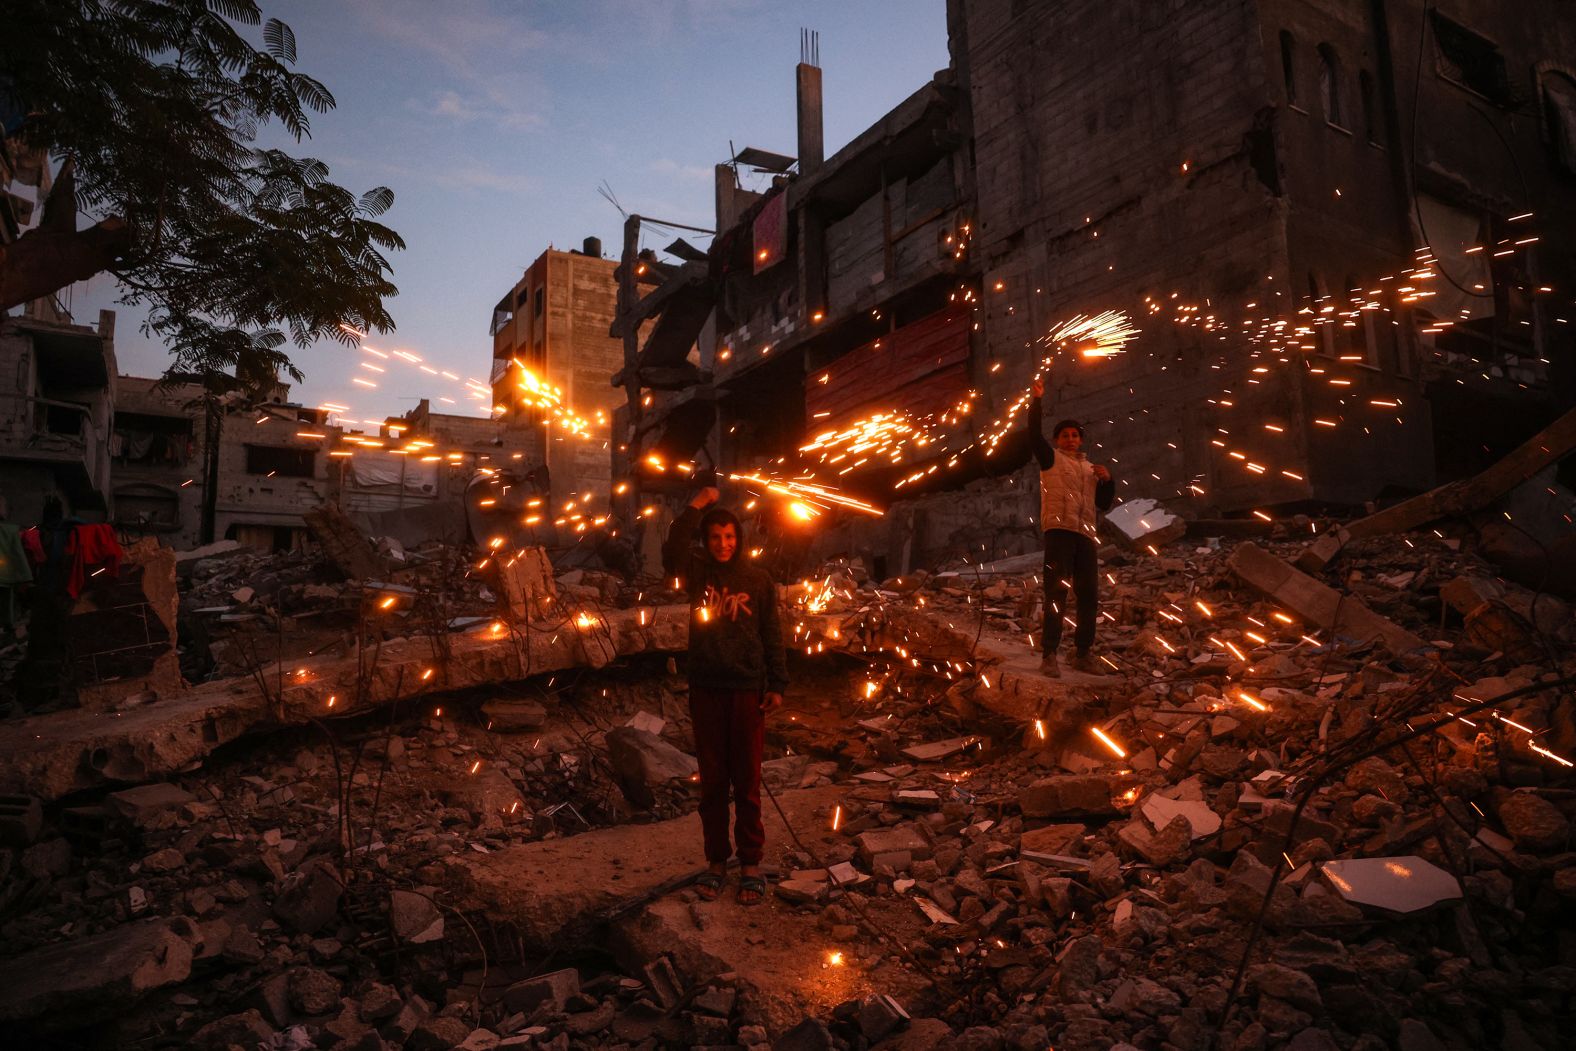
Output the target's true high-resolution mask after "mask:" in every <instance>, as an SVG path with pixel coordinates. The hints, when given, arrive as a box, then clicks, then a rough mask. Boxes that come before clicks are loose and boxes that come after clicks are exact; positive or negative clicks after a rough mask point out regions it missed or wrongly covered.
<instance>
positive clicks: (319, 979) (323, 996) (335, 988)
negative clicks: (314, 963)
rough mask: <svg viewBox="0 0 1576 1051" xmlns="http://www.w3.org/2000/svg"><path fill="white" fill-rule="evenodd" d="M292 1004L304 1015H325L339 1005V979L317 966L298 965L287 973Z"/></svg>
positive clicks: (287, 987) (288, 990) (288, 993)
mask: <svg viewBox="0 0 1576 1051" xmlns="http://www.w3.org/2000/svg"><path fill="white" fill-rule="evenodd" d="M286 980H287V986H286V989H287V995H288V996H289V998H290V1006H291V1008H293V1009H294V1010H296V1011H299V1012H300V1013H301V1014H304V1015H325V1014H328V1013H329V1012H330V1011H333V1010H334V1009H335V1008H337V1007H338V1006H339V992H340V985H339V979H338V978H335V977H334V976H333V975H331V974H329V973H328V972H327V971H322V970H319V969H318V968H316V967H296V968H293V969H291V970H290V971H289V972H288V974H287V975H286Z"/></svg>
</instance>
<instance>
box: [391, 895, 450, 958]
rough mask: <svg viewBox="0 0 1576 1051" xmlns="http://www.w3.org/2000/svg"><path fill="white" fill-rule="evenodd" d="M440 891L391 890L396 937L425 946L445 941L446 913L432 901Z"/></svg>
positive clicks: (392, 926) (392, 916)
mask: <svg viewBox="0 0 1576 1051" xmlns="http://www.w3.org/2000/svg"><path fill="white" fill-rule="evenodd" d="M436 893H437V891H436V890H435V889H433V888H430V887H428V888H423V889H422V890H420V891H412V890H398V889H396V890H391V891H389V926H390V927H391V928H393V930H394V936H395V937H396V938H398V939H399V940H400V941H402V942H405V943H407V944H410V945H424V944H426V943H427V942H435V941H439V940H441V939H442V938H443V913H442V912H440V911H439V910H438V906H437V904H436V903H435V902H434V901H433V895H434V894H436Z"/></svg>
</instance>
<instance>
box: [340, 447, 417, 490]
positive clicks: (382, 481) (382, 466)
mask: <svg viewBox="0 0 1576 1051" xmlns="http://www.w3.org/2000/svg"><path fill="white" fill-rule="evenodd" d="M438 467H439V464H437V463H433V462H430V461H428V462H423V461H422V460H420V459H414V460H413V459H411V458H410V457H409V456H400V455H398V454H397V453H388V452H379V451H376V450H367V451H364V452H363V451H358V452H357V453H356V455H354V456H352V457H351V458H350V481H351V484H353V485H357V486H361V487H363V488H369V489H371V488H384V487H388V488H393V489H400V488H403V489H404V490H405V491H406V492H407V493H424V494H426V495H429V496H432V495H436V493H437V491H438Z"/></svg>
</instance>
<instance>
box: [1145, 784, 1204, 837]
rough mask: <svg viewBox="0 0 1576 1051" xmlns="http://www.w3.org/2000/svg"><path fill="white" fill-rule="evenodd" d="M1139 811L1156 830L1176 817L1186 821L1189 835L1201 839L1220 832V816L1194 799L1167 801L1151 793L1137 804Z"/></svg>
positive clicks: (1157, 794) (1155, 793)
mask: <svg viewBox="0 0 1576 1051" xmlns="http://www.w3.org/2000/svg"><path fill="white" fill-rule="evenodd" d="M1138 809H1139V811H1140V812H1141V813H1142V814H1143V815H1144V817H1146V818H1148V819H1149V823H1150V824H1151V825H1153V826H1154V827H1155V828H1156V829H1157V830H1159V829H1162V828H1165V827H1166V826H1167V825H1169V824H1170V823H1171V821H1172V820H1173V819H1175V818H1177V817H1182V818H1184V819H1186V821H1187V824H1188V831H1189V835H1190V837H1191V838H1193V839H1202V838H1203V837H1205V836H1211V835H1214V834H1215V833H1216V832H1219V831H1220V815H1219V814H1217V813H1215V811H1214V810H1213V809H1211V808H1210V805H1209V804H1208V803H1205V802H1202V801H1199V800H1194V799H1167V798H1166V797H1165V796H1163V795H1160V794H1159V793H1157V792H1151V793H1149V795H1147V796H1145V797H1144V801H1143V802H1142V803H1141V804H1139V808H1138Z"/></svg>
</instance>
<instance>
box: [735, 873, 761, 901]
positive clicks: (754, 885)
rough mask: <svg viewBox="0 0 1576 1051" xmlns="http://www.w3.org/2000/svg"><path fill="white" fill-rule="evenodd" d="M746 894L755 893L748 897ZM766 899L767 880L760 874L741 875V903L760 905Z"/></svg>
mask: <svg viewBox="0 0 1576 1051" xmlns="http://www.w3.org/2000/svg"><path fill="white" fill-rule="evenodd" d="M745 895H754V896H753V897H746V896H745ZM765 900H766V880H765V879H763V878H762V877H760V876H740V877H739V904H740V905H759V904H760V903H761V902H763V901H765Z"/></svg>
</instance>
